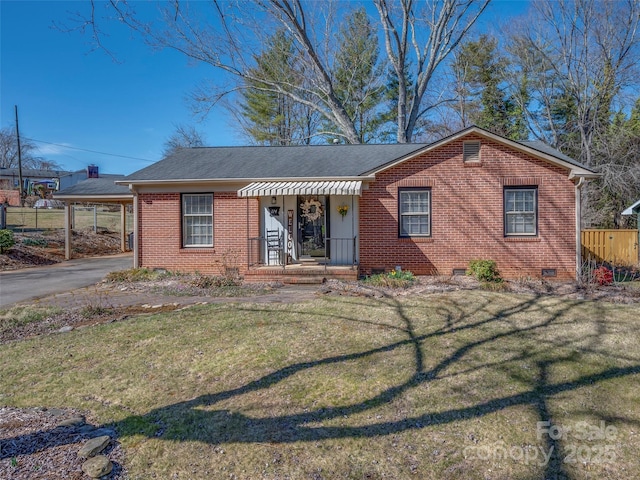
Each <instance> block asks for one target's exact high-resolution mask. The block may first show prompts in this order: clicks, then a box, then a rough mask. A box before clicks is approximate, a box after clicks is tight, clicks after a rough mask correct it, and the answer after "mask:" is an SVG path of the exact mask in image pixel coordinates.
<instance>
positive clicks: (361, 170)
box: [125, 127, 589, 183]
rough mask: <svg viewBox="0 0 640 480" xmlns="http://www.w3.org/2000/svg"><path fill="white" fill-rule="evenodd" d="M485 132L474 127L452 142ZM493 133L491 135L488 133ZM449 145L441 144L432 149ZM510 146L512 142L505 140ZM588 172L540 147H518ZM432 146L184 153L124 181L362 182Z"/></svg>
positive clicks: (205, 149)
mask: <svg viewBox="0 0 640 480" xmlns="http://www.w3.org/2000/svg"><path fill="white" fill-rule="evenodd" d="M470 130H475V131H479V133H482V131H483V129H480V128H478V127H469V128H467V129H465V130H462V131H460V132H458V133H457V134H454V135H452V136H451V138H452V137H454V136H455V135H459V134H465V133H466V132H467V131H470ZM487 133H488V132H487ZM443 141H444V142H446V141H447V138H445V139H441V140H439V141H437V142H434V143H433V144H430V145H436V144H438V143H441V142H443ZM505 141H509V142H510V140H507V139H505ZM514 143H520V144H521V145H523V146H526V147H528V148H532V149H534V150H537V151H538V152H540V153H543V154H546V155H551V156H553V157H555V158H557V159H559V160H561V161H564V162H566V163H569V164H571V165H574V166H577V167H580V168H583V169H586V170H589V169H587V167H585V166H584V165H581V164H580V163H578V162H576V161H575V160H573V159H571V158H569V157H568V156H566V155H564V154H562V153H561V152H559V151H558V150H556V149H554V148H551V147H549V146H548V145H545V144H544V143H542V142H539V141H533V142H514ZM428 146H429V145H427V144H417V143H413V144H377V145H371V144H364V145H303V146H287V147H264V146H249V147H200V148H185V149H181V150H178V151H176V152H175V153H173V154H171V155H170V156H168V157H166V158H164V159H163V160H160V161H159V162H157V163H154V164H153V165H150V166H148V167H146V168H143V169H142V170H138V171H137V172H134V173H132V174H131V175H129V176H127V177H125V180H126V181H131V182H134V183H135V182H138V181H141V182H144V181H148V182H153V181H165V180H169V181H171V180H214V179H230V180H233V179H256V180H258V179H284V178H287V179H298V178H299V179H311V178H341V177H357V176H363V175H366V174H368V173H369V172H374V171H376V170H378V169H380V168H382V167H384V166H386V165H388V164H392V163H393V162H396V161H398V160H400V159H402V158H404V157H406V156H408V155H410V154H412V153H414V152H417V151H419V150H422V149H423V148H426V147H428Z"/></svg>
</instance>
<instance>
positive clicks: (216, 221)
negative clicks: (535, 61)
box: [116, 127, 598, 280]
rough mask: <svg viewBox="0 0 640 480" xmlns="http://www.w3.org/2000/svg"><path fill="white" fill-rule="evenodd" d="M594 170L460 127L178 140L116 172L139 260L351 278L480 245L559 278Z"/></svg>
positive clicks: (570, 262)
mask: <svg viewBox="0 0 640 480" xmlns="http://www.w3.org/2000/svg"><path fill="white" fill-rule="evenodd" d="M597 176H598V174H597V173H595V172H593V171H592V170H590V169H588V168H586V167H584V166H582V165H580V164H579V163H577V162H575V161H574V160H572V159H571V158H569V157H567V156H565V155H563V154H561V153H560V152H558V151H556V150H553V149H551V148H549V147H548V146H545V145H544V144H541V143H539V142H514V141H512V140H508V139H506V138H503V137H500V136H498V135H495V134H493V133H490V132H488V131H486V130H483V129H480V128H477V127H471V128H467V129H465V130H462V131H460V132H458V133H457V134H454V135H452V136H449V137H447V138H444V139H442V140H440V141H437V142H435V143H432V144H429V145H420V144H393V145H370V144H369V145H322V146H291V147H212V148H191V149H183V150H180V151H178V152H176V153H174V154H172V155H170V156H169V157H167V158H165V159H163V160H161V161H159V162H157V163H155V164H153V165H151V166H149V167H146V168H144V169H142V170H139V171H137V172H135V173H133V174H131V175H129V176H127V177H125V178H124V179H122V180H120V181H118V182H116V183H118V184H120V185H126V186H128V187H129V189H130V190H131V192H132V193H133V202H134V222H135V225H136V227H135V230H136V233H137V235H136V241H135V249H134V264H135V265H136V266H140V267H150V268H156V267H158V268H165V269H168V270H175V271H190V272H194V271H197V272H201V273H216V272H220V271H221V268H224V267H227V268H233V269H238V270H239V272H240V273H241V274H243V275H245V277H246V278H247V279H248V280H252V279H254V280H258V279H264V278H276V277H278V278H279V277H283V278H284V276H286V275H293V276H302V275H305V274H308V273H310V272H316V273H318V272H320V274H321V275H324V277H325V278H326V277H329V276H331V275H338V276H339V275H342V276H343V277H345V276H348V277H349V278H355V277H356V276H357V275H367V274H371V273H375V272H382V271H390V270H392V269H395V268H397V267H399V268H402V269H405V270H410V271H412V272H414V273H415V274H441V275H452V274H457V273H462V272H464V270H465V268H466V267H467V265H468V263H469V261H470V260H473V259H479V258H482V259H492V260H495V261H496V262H497V265H498V268H499V270H500V272H501V274H502V275H503V276H504V277H505V278H518V277H533V278H539V277H541V276H550V277H555V278H558V279H570V278H575V274H576V266H577V265H579V262H580V257H579V255H580V232H579V225H580V221H579V216H580V203H579V202H580V200H579V199H580V192H579V189H580V188H581V186H582V184H583V181H584V179H589V178H594V177H597ZM345 267H347V268H346V269H345ZM345 271H346V272H347V273H344V272H345Z"/></svg>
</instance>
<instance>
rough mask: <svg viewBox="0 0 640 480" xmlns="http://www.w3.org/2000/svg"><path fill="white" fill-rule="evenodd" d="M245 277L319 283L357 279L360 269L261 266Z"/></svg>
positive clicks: (272, 280) (257, 279)
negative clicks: (331, 280)
mask: <svg viewBox="0 0 640 480" xmlns="http://www.w3.org/2000/svg"><path fill="white" fill-rule="evenodd" d="M244 279H245V281H247V282H250V283H260V282H282V283H285V284H308V285H316V284H317V285H319V284H322V283H324V282H325V281H326V280H328V279H337V280H357V279H358V270H356V269H352V268H339V267H338V268H335V267H334V268H331V267H330V268H327V269H326V270H325V269H324V267H316V268H309V267H305V268H288V269H285V270H283V269H282V268H273V267H259V268H256V269H251V270H249V271H247V272H246V273H245V274H244Z"/></svg>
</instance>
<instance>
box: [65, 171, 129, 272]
mask: <svg viewBox="0 0 640 480" xmlns="http://www.w3.org/2000/svg"><path fill="white" fill-rule="evenodd" d="M123 178H124V176H120V175H110V176H108V177H103V178H89V179H87V180H83V181H82V182H79V183H76V184H75V185H73V186H71V187H69V188H65V189H64V190H60V191H59V192H57V193H55V194H54V195H53V198H54V199H56V200H62V201H64V202H65V207H64V231H65V235H64V256H65V259H67V260H70V259H71V258H72V257H71V247H72V245H71V240H72V231H73V227H72V223H71V222H72V215H71V206H72V204H73V203H94V204H95V203H102V204H105V203H106V204H118V205H120V249H121V250H122V251H123V252H126V251H127V228H126V227H127V205H132V204H133V194H132V193H131V192H130V191H129V188H128V187H126V186H122V185H116V184H115V183H114V182H115V181H116V180H121V179H123Z"/></svg>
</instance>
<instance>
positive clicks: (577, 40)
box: [509, 0, 640, 166]
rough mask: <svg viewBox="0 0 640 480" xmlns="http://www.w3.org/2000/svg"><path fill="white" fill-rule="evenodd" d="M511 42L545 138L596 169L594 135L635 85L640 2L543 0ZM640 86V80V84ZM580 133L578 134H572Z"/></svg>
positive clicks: (528, 104)
mask: <svg viewBox="0 0 640 480" xmlns="http://www.w3.org/2000/svg"><path fill="white" fill-rule="evenodd" d="M533 5H534V9H533V16H532V17H529V18H527V19H526V20H524V21H523V22H522V23H520V24H519V25H518V26H517V28H516V29H514V31H515V33H514V34H513V35H512V37H511V40H510V42H509V43H510V51H511V53H512V62H513V63H514V64H516V65H518V66H519V68H518V70H517V72H516V84H517V85H522V84H523V83H524V84H526V89H525V90H523V92H524V96H523V95H521V96H520V101H521V107H522V109H523V110H524V111H526V112H527V120H528V122H529V128H530V130H531V132H532V133H533V134H534V135H535V136H536V137H537V138H539V139H542V140H545V141H546V142H547V143H549V144H551V145H553V146H556V147H559V148H561V149H563V150H565V151H567V153H571V154H574V155H575V154H577V155H578V156H579V159H580V160H581V161H582V162H584V163H585V164H586V165H589V166H593V165H594V164H595V163H596V162H595V160H594V158H593V148H592V147H593V143H594V136H595V135H596V134H597V133H598V131H603V128H606V127H607V125H608V124H609V121H610V117H611V112H612V108H613V106H614V104H615V102H616V101H617V100H618V99H619V98H620V95H621V94H622V93H624V89H625V87H627V86H628V85H629V84H630V83H632V82H634V77H635V76H636V75H637V73H638V69H637V66H638V60H639V59H640V28H639V27H640V2H638V0H540V1H537V2H534V3H533ZM636 84H637V81H636ZM573 133H575V134H577V138H570V137H571V136H572V134H573Z"/></svg>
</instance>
